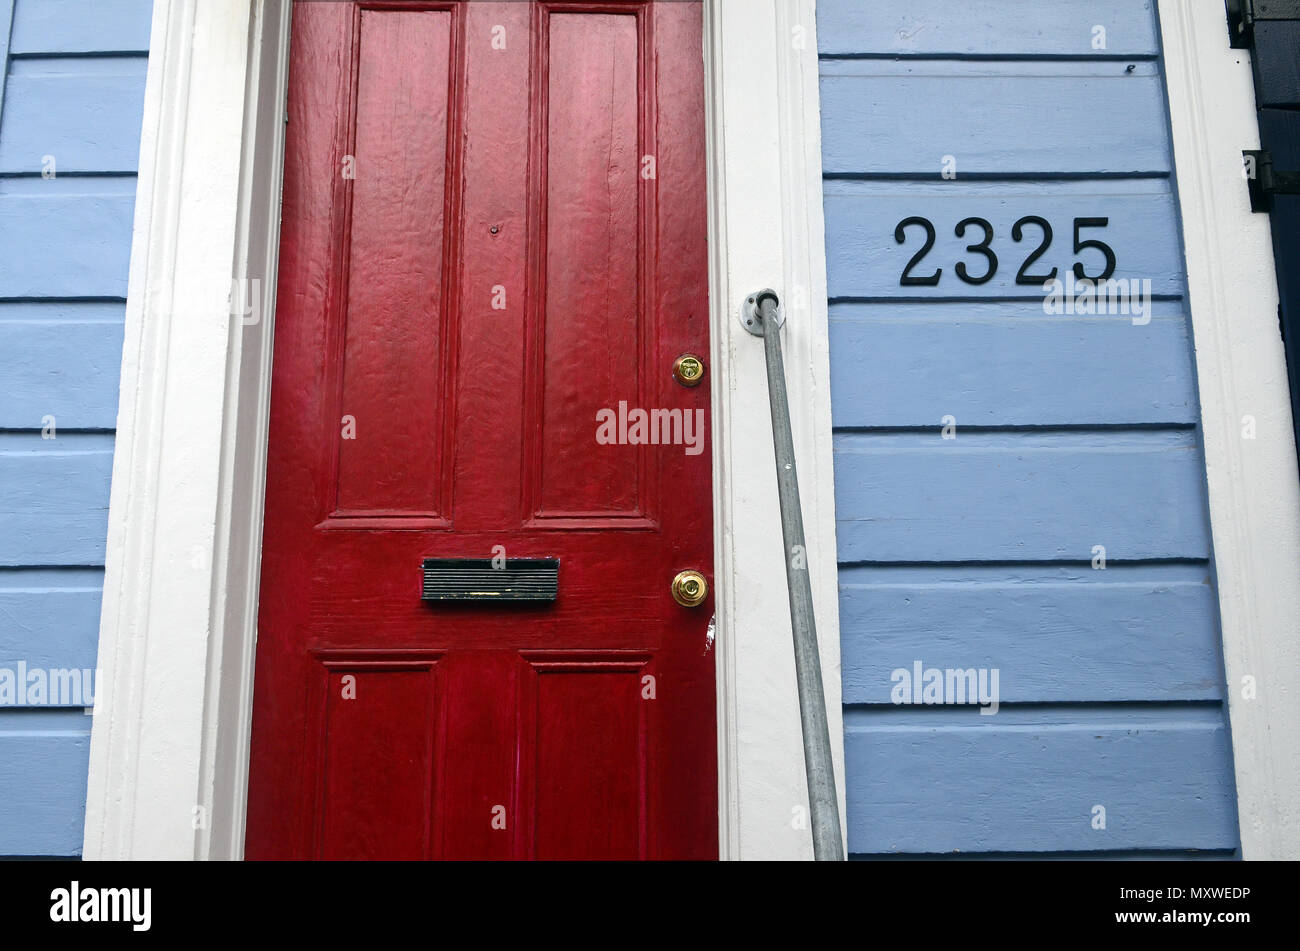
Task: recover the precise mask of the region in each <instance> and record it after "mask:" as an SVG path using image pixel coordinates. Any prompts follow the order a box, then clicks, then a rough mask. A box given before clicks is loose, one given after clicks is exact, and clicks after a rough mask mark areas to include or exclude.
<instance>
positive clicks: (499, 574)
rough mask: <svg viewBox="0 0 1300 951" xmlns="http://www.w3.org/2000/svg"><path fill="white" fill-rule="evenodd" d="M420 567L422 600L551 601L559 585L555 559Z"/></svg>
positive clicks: (440, 561) (449, 561)
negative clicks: (494, 564)
mask: <svg viewBox="0 0 1300 951" xmlns="http://www.w3.org/2000/svg"><path fill="white" fill-rule="evenodd" d="M494 560H495V562H496V564H497V565H499V566H500V567H494V566H493V561H494ZM421 567H422V569H423V571H424V587H423V591H422V593H421V595H420V600H422V601H554V600H555V595H556V592H557V591H558V589H559V586H560V559H558V558H506V559H492V558H426V559H424V562H423V564H422V566H421Z"/></svg>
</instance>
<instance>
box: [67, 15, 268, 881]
mask: <svg viewBox="0 0 1300 951" xmlns="http://www.w3.org/2000/svg"><path fill="white" fill-rule="evenodd" d="M288 6H289V5H288V3H287V2H284V3H282V2H281V0H225V2H222V3H212V2H209V0H155V5H154V16H153V30H152V38H151V54H150V57H149V72H148V79H147V81H146V86H145V109H144V112H145V121H144V129H143V134H142V138H141V156H140V178H139V185H138V190H137V196H136V217H135V228H134V239H133V240H134V243H133V247H132V253H131V273H130V282H129V287H128V292H127V310H126V340H125V345H124V349H123V358H122V385H121V396H120V404H119V411H118V429H117V446H116V454H115V458H114V463H113V488H112V496H111V501H110V506H109V535H108V551H107V566H106V570H105V578H104V605H103V612H102V618H101V627H100V642H99V667H100V670H101V672H102V674H101V681H100V688H101V689H100V695H99V697H97V704H96V711H97V712H96V715H95V719H94V725H93V728H92V732H91V749H90V775H89V782H88V791H87V803H86V826H85V848H84V854H85V857H86V858H89V859H96V858H102V859H110V858H113V859H132V858H165V859H192V858H207V857H213V858H222V857H238V856H239V855H240V854H241V853H242V841H243V826H244V817H243V797H244V787H245V775H246V764H247V736H248V722H249V703H250V701H251V696H252V692H251V684H252V664H251V661H252V656H253V644H254V639H255V618H256V582H257V574H258V558H259V555H260V545H261V526H260V521H261V513H262V484H263V479H262V476H263V469H264V456H263V453H264V445H265V441H266V418H267V416H266V397H267V393H268V391H269V366H270V364H269V357H270V345H269V344H270V334H271V321H270V319H269V315H271V314H272V313H273V295H274V291H275V281H274V273H275V270H274V262H275V255H276V253H277V251H278V221H279V213H278V206H279V181H280V179H279V174H280V168H281V165H282V160H281V154H282V152H281V150H282V148H283V134H284V133H283V125H284V123H283V115H284V113H283V100H284V93H283V90H284V80H285V77H286V65H287V58H286V55H285V54H286V51H287V40H288V32H287V26H288V14H289V9H288ZM250 274H251V275H254V276H258V275H261V276H263V280H262V282H261V285H260V287H259V288H258V291H259V294H260V296H259V297H257V298H256V299H255V300H254V301H253V306H254V307H255V308H256V309H255V310H254V311H253V314H254V315H257V316H261V315H266V316H267V319H264V320H258V321H257V322H256V323H253V322H252V320H253V318H252V317H250V318H249V319H247V320H244V319H239V318H232V315H231V310H232V299H231V298H232V278H233V277H236V276H238V277H240V278H244V277H248V276H250Z"/></svg>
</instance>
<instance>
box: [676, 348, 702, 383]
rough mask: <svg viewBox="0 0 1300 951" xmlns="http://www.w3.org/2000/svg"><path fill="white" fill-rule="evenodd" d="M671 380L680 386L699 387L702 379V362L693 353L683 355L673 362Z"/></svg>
mask: <svg viewBox="0 0 1300 951" xmlns="http://www.w3.org/2000/svg"><path fill="white" fill-rule="evenodd" d="M673 379H674V380H676V381H677V382H678V383H680V384H681V385H682V386H699V385H700V381H701V380H703V379H704V361H703V360H701V359H700V358H699V357H697V356H696V355H695V354H693V353H683V354H682V355H681V356H680V357H678V358H677V359H676V360H675V361H674V362H673Z"/></svg>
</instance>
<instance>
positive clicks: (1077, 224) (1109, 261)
mask: <svg viewBox="0 0 1300 951" xmlns="http://www.w3.org/2000/svg"><path fill="white" fill-rule="evenodd" d="M1108 224H1110V219H1109V218H1075V219H1074V253H1075V254H1078V253H1079V252H1080V251H1082V250H1083V249H1084V248H1096V249H1097V250H1098V251H1100V252H1101V253H1102V254H1104V255H1105V256H1106V267H1105V269H1104V270H1103V271H1102V272H1101V273H1100V274H1098V275H1096V276H1092V275H1090V274H1087V273H1085V272H1084V270H1083V263H1082V262H1079V261H1076V262H1075V264H1074V276H1075V277H1076V278H1078V279H1079V280H1081V281H1108V280H1110V276H1111V275H1112V274H1114V273H1115V252H1114V251H1112V250H1111V249H1110V245H1108V244H1106V243H1105V242H1104V241H1097V240H1096V239H1094V238H1089V239H1088V240H1087V241H1081V240H1079V229H1080V228H1104V227H1106V226H1107V225H1108Z"/></svg>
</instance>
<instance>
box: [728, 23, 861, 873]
mask: <svg viewBox="0 0 1300 951" xmlns="http://www.w3.org/2000/svg"><path fill="white" fill-rule="evenodd" d="M814 6H815V5H814V0H760V2H747V3H736V2H734V0H706V3H705V28H704V33H705V70H706V77H705V84H706V88H707V102H708V152H709V184H710V195H709V247H710V286H709V298H710V302H711V307H712V310H713V324H712V350H713V352H712V359H713V368H714V373H713V432H714V443H713V447H714V469H713V472H714V495H715V499H714V522H715V525H716V532H717V538H716V549H715V565H716V573H717V576H718V578H719V579H720V580H719V589H720V590H719V596H718V599H717V611H718V643H717V646H718V678H717V680H718V761H719V797H720V798H719V813H720V815H719V823H720V832H719V843H720V853H721V855H722V857H723V858H733V859H786V858H811V857H812V840H811V834H810V831H809V830H808V829H807V825H806V822H805V823H804V824H803V828H797V827H796V826H797V825H798V824H797V823H796V822H795V821H794V820H795V816H796V812H795V810H798V809H805V810H806V808H807V802H808V797H807V783H806V779H805V776H804V763H803V741H802V737H801V735H800V732H799V701H798V694H797V691H796V689H795V681H794V655H793V648H792V635H791V631H790V614H789V604H788V601H787V590H786V582H785V572H784V564H783V560H782V559H783V550H782V547H781V542H780V531H781V529H780V516H779V508H778V502H777V492H776V474H775V462H774V457H773V449H772V423H771V416H770V413H769V409H768V398H767V377H766V366H765V363H764V358H763V343H762V340H761V339H759V338H757V337H754V336H751V335H750V334H749V333H748V332H746V331H745V330H744V328H743V327H741V325H740V322H739V319H738V317H737V314H738V312H739V305H740V301H741V300H742V299H743V298H744V297H745V296H746V295H747V294H749V293H751V292H753V291H756V290H759V289H761V288H763V287H772V288H774V289H775V290H776V291H777V293H778V294H779V295H780V296H781V298H782V302H783V309H784V311H785V314H786V322H785V326H784V328H783V329H782V342H783V346H784V350H785V367H786V382H787V386H788V387H789V391H790V405H791V406H792V407H803V408H804V409H805V410H806V413H804V414H801V415H800V416H799V417H797V418H795V419H794V420H793V425H794V439H795V454H796V457H797V459H798V460H799V482H800V494H801V497H802V502H803V511H804V524H805V529H806V532H807V539H806V541H807V544H808V567H809V570H810V571H811V572H812V583H813V602H814V609H815V614H816V621H817V632H818V636H819V647H820V650H821V657H822V676H823V681H824V685H825V690H826V706H827V713H828V715H829V718H830V726H831V748H832V750H833V751H834V753H835V757H836V759H835V773H836V778H837V784H838V786H839V802H840V813H841V816H843V813H844V742H843V716H842V709H841V705H840V640H839V597H838V584H837V576H836V563H835V498H834V482H833V478H832V453H831V411H830V358H829V346H828V323H827V321H828V317H827V301H826V250H825V244H824V227H823V222H822V185H821V174H822V167H821V127H820V111H819V107H818V80H817V39H816V17H815V10H814ZM841 824H843V823H841Z"/></svg>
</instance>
